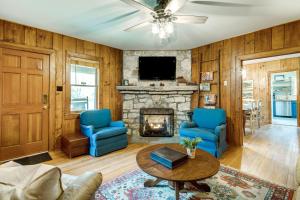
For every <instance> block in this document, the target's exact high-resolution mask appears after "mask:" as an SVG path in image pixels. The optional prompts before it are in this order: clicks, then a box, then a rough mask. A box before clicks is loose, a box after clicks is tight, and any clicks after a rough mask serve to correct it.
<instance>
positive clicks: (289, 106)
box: [242, 55, 300, 133]
mask: <svg viewBox="0 0 300 200" xmlns="http://www.w3.org/2000/svg"><path fill="white" fill-rule="evenodd" d="M299 69H300V58H299V55H295V57H289V56H280V57H268V58H263V59H255V60H248V61H245V62H243V69H242V80H243V82H242V83H243V84H242V100H243V101H242V103H243V116H244V122H243V125H244V126H243V128H244V133H249V131H248V130H249V128H250V130H251V133H254V132H255V131H256V130H259V128H260V127H261V126H264V125H270V124H274V125H289V126H298V125H299V121H298V113H299V99H298V98H299V92H298V89H299V80H298V74H299Z"/></svg>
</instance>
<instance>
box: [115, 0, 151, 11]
mask: <svg viewBox="0 0 300 200" xmlns="http://www.w3.org/2000/svg"><path fill="white" fill-rule="evenodd" d="M121 1H123V2H124V3H126V4H128V5H131V6H133V7H135V8H137V9H139V10H140V11H143V12H146V13H152V12H154V11H153V10H152V9H151V8H149V7H147V6H145V5H143V4H141V3H140V2H137V1H134V0H121Z"/></svg>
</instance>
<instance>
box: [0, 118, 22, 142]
mask: <svg viewBox="0 0 300 200" xmlns="http://www.w3.org/2000/svg"><path fill="white" fill-rule="evenodd" d="M1 124H2V126H1V127H2V130H1V131H2V134H1V146H5V147H7V146H12V145H19V144H20V115H18V114H10V115H3V116H2V122H1Z"/></svg>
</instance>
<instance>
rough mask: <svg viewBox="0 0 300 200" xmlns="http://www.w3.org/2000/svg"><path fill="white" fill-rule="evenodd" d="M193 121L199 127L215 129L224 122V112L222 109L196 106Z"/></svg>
mask: <svg viewBox="0 0 300 200" xmlns="http://www.w3.org/2000/svg"><path fill="white" fill-rule="evenodd" d="M193 121H194V122H195V123H196V124H197V126H198V127H200V128H207V129H215V127H217V126H220V125H222V124H225V123H226V113H225V111H224V110H223V109H206V108H196V109H195V110H194V113H193Z"/></svg>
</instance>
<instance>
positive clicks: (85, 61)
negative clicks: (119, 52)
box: [64, 53, 101, 116]
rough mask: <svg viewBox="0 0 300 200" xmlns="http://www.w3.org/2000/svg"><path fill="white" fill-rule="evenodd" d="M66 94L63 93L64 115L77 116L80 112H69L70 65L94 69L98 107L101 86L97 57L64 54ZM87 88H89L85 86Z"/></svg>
mask: <svg viewBox="0 0 300 200" xmlns="http://www.w3.org/2000/svg"><path fill="white" fill-rule="evenodd" d="M66 55H67V57H66V74H65V77H66V81H65V86H66V92H65V106H64V110H65V115H67V116H69V115H75V116H78V114H79V113H81V112H82V111H71V86H72V84H71V65H72V64H79V65H82V66H87V67H94V68H96V107H95V108H96V109H98V108H99V107H100V86H101V84H100V83H101V82H100V80H101V77H100V63H101V60H100V58H98V57H95V56H88V55H83V54H77V53H67V54H66ZM87 87H89V86H87Z"/></svg>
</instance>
